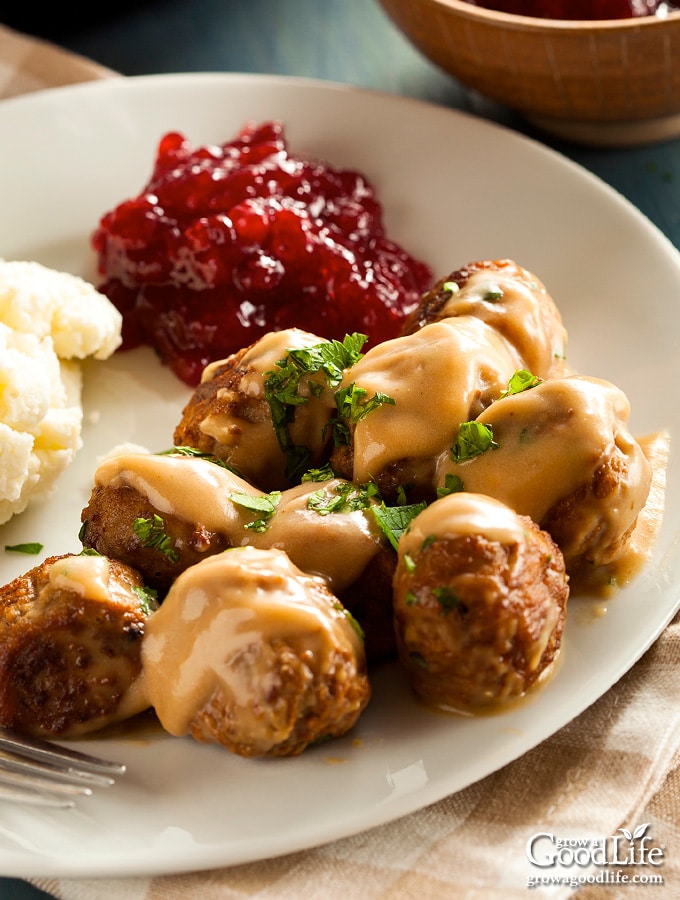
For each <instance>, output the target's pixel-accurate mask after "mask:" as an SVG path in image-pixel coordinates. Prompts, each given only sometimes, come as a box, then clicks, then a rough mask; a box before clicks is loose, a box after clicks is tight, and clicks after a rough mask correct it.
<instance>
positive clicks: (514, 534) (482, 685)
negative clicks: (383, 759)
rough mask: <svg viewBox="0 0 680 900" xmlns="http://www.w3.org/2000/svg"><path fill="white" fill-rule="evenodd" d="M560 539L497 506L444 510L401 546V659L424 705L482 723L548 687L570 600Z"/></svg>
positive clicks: (421, 521)
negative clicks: (494, 711) (485, 714)
mask: <svg viewBox="0 0 680 900" xmlns="http://www.w3.org/2000/svg"><path fill="white" fill-rule="evenodd" d="M568 593H569V589H568V580H567V576H566V574H565V567H564V560H563V558H562V554H561V553H560V551H559V549H558V548H557V546H556V545H555V544H554V542H553V540H552V538H551V537H550V535H548V534H547V533H545V532H543V531H541V530H540V529H539V528H538V526H537V525H536V524H535V523H534V522H532V521H531V519H528V518H526V517H523V516H518V515H517V514H516V513H515V512H514V511H513V510H511V509H509V507H507V506H505V505H504V504H501V503H499V502H498V501H496V500H493V499H491V498H490V497H486V496H484V495H481V494H468V493H466V492H463V493H456V494H449V495H448V496H446V497H443V498H441V499H439V500H436V501H435V502H434V503H433V504H431V506H429V507H428V508H427V509H426V510H425V511H424V512H422V513H421V514H420V515H419V516H417V517H416V518H415V519H414V520H413V522H412V523H411V528H410V529H409V531H407V532H406V533H405V534H404V535H403V536H402V538H401V540H400V542H399V561H398V564H397V570H396V573H395V576H394V615H395V628H396V633H397V645H398V648H399V656H400V659H401V661H402V663H403V665H404V667H405V669H406V672H407V673H408V677H409V680H410V683H411V685H412V687H413V690H414V692H415V693H416V695H417V696H418V697H419V698H420V699H422V700H423V701H424V702H425V703H427V704H428V705H432V706H434V707H437V708H441V709H445V710H451V711H458V712H466V713H475V712H479V711H483V710H485V709H491V708H501V707H502V705H503V704H505V703H507V702H508V701H510V700H512V699H513V698H517V697H519V696H521V695H522V694H524V693H525V692H526V691H527V690H528V689H529V688H531V687H532V685H535V684H536V683H537V682H538V680H539V679H541V678H542V677H545V676H546V675H547V673H548V672H549V671H550V669H551V667H552V664H553V662H554V661H555V659H556V657H557V654H558V651H559V648H560V642H561V638H562V632H563V629H564V622H565V616H566V604H567V597H568Z"/></svg>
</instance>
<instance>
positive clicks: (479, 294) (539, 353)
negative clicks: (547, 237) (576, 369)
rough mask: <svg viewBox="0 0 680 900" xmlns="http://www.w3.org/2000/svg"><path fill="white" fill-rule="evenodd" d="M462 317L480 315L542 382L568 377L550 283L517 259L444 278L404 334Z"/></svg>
mask: <svg viewBox="0 0 680 900" xmlns="http://www.w3.org/2000/svg"><path fill="white" fill-rule="evenodd" d="M456 316H476V317H477V318H479V319H480V320H481V321H483V322H486V324H487V325H489V326H490V327H491V328H494V329H495V330H496V331H497V332H498V334H499V335H501V336H502V337H503V338H504V339H505V340H506V341H507V342H508V343H509V344H510V345H511V346H512V347H514V348H515V350H516V351H517V353H518V354H519V355H520V357H521V359H522V368H525V369H528V370H529V371H530V372H533V374H534V375H536V376H538V377H539V378H556V377H560V376H562V375H564V374H566V371H565V366H566V353H567V332H566V329H565V327H564V325H563V323H562V316H561V315H560V311H559V309H558V308H557V306H556V304H555V301H554V300H553V299H552V297H551V296H550V294H549V293H548V291H547V290H546V288H545V285H543V284H542V282H541V281H539V279H538V278H537V277H536V276H535V275H534V274H533V273H531V272H529V271H527V270H526V269H524V268H522V267H521V266H518V265H517V264H516V263H514V262H513V261H512V260H507V259H504V260H483V261H480V262H473V263H469V264H468V265H467V266H465V267H464V268H462V269H458V270H457V271H455V272H452V273H451V274H450V275H447V276H446V278H442V279H440V280H439V281H438V282H437V283H436V284H435V285H434V287H433V288H431V289H430V290H429V291H428V292H427V293H426V294H424V295H423V298H422V300H421V302H420V305H419V306H418V307H417V308H416V309H415V310H414V311H413V312H412V313H411V314H410V316H409V318H408V319H407V321H406V323H405V325H404V333H406V334H408V333H411V332H413V331H417V330H418V329H419V328H422V327H423V326H424V325H427V324H429V323H431V322H439V321H441V320H442V319H447V318H452V317H456Z"/></svg>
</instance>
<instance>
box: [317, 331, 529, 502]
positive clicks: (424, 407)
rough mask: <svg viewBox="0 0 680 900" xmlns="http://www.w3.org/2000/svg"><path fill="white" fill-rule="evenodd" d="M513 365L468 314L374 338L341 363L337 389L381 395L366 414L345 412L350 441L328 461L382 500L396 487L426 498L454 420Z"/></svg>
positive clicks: (501, 384)
mask: <svg viewBox="0 0 680 900" xmlns="http://www.w3.org/2000/svg"><path fill="white" fill-rule="evenodd" d="M519 365H520V362H519V359H518V357H517V355H516V354H515V353H514V352H513V351H512V349H511V348H510V347H509V346H508V345H507V344H506V342H505V341H504V340H503V339H502V338H501V337H499V336H498V334H497V333H496V332H495V331H493V329H491V328H489V326H488V325H486V324H485V323H484V322H481V321H480V320H479V319H476V318H473V317H471V316H461V317H460V318H458V319H447V320H444V321H441V322H435V323H433V324H431V325H426V326H425V327H424V328H421V329H420V330H419V331H416V332H415V333H413V334H411V335H406V336H404V337H400V338H395V339H394V340H391V341H386V342H385V343H384V344H378V345H377V346H375V347H373V348H371V349H370V350H369V351H368V352H367V353H366V354H365V356H364V357H363V359H361V360H359V362H357V363H356V364H355V365H354V366H352V367H351V368H350V369H348V370H347V372H346V374H345V378H344V380H343V383H342V386H341V389H342V390H347V391H350V392H355V391H356V390H357V389H358V390H359V391H361V392H362V402H363V401H364V400H366V401H370V402H373V401H374V398H385V399H384V402H380V403H378V404H377V405H375V406H374V408H372V409H371V410H370V411H369V412H367V413H366V414H362V411H361V409H360V408H359V410H356V409H353V410H352V411H351V412H350V414H349V417H348V421H347V430H348V432H349V435H350V443H349V445H348V446H347V447H343V446H340V447H339V448H338V449H336V451H335V452H334V454H333V456H332V458H331V461H332V464H333V467H334V468H335V469H336V470H337V471H339V472H340V474H342V476H343V477H345V478H348V479H350V480H353V481H355V482H357V483H365V482H368V481H375V482H376V484H377V485H378V487H379V488H380V491H381V493H382V495H383V496H384V497H385V498H386V499H389V500H391V499H393V498H394V497H395V496H396V494H397V492H398V490H399V489H400V488H401V489H404V490H405V491H407V493H408V496H409V499H412V500H421V499H427V500H430V499H432V498H433V496H434V489H433V480H434V470H435V464H436V460H437V458H438V456H439V454H440V453H441V452H442V451H443V450H445V449H446V447H448V446H450V444H451V443H452V442H453V441H454V440H455V438H456V434H457V431H458V426H459V425H460V423H461V422H464V421H465V420H466V419H469V418H474V417H475V416H477V415H479V413H480V412H482V410H483V409H485V408H486V406H487V405H488V404H489V403H491V402H492V401H493V400H494V399H495V398H496V397H497V396H498V395H499V394H500V393H501V392H502V391H503V390H504V389H505V387H506V385H507V383H508V381H509V379H510V378H511V377H512V375H513V373H514V372H515V371H516V370H517V368H518V367H519ZM357 412H358V415H357Z"/></svg>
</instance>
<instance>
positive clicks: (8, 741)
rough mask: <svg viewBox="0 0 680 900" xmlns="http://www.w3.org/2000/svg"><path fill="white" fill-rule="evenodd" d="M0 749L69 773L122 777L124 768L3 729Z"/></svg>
mask: <svg viewBox="0 0 680 900" xmlns="http://www.w3.org/2000/svg"><path fill="white" fill-rule="evenodd" d="M0 748H4V749H5V750H9V751H10V752H11V753H13V754H16V755H17V756H21V757H25V758H27V759H33V760H37V761H39V762H45V763H48V764H49V765H52V766H55V767H56V768H58V769H63V770H65V771H69V772H73V771H78V772H98V773H102V774H107V773H108V774H110V775H122V774H123V773H124V772H125V766H124V765H122V764H121V763H116V762H110V761H109V760H105V759H100V758H99V757H97V756H90V755H89V754H87V753H80V752H79V751H77V750H71V749H68V748H66V747H61V746H57V745H56V744H52V743H51V742H49V741H43V740H40V739H39V738H32V737H26V736H24V735H17V734H15V733H14V732H13V731H11V730H10V729H8V728H3V727H0Z"/></svg>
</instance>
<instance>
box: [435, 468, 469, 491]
mask: <svg viewBox="0 0 680 900" xmlns="http://www.w3.org/2000/svg"><path fill="white" fill-rule="evenodd" d="M464 490H465V486H464V484H463V479H462V478H459V476H458V475H454V474H453V473H452V472H448V473H447V474H446V477H445V479H444V484H443V485H442V487H438V488H437V497H447V496H448V495H449V494H460V492H461V491H464Z"/></svg>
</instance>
